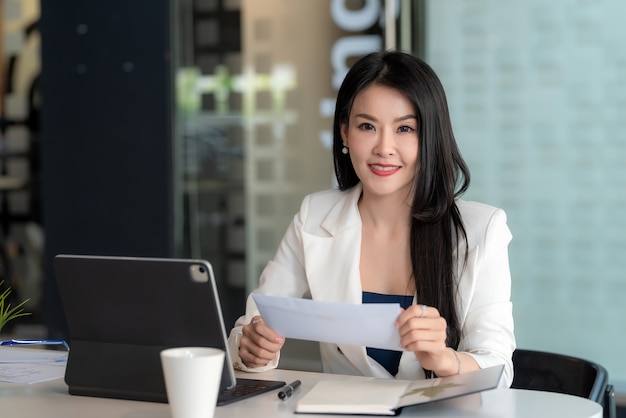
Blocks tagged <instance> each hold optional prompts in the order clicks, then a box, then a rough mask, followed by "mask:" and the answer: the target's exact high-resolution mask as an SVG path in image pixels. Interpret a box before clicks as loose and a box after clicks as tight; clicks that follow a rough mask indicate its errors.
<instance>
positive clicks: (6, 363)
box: [0, 347, 68, 384]
mask: <svg viewBox="0 0 626 418" xmlns="http://www.w3.org/2000/svg"><path fill="white" fill-rule="evenodd" d="M67 354H68V353H67V351H54V350H30V349H25V348H9V347H2V348H0V382H8V383H21V384H31V383H37V382H43V381H46V380H53V379H58V378H62V377H63V376H65V366H66V365H67Z"/></svg>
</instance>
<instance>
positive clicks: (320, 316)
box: [252, 293, 403, 351]
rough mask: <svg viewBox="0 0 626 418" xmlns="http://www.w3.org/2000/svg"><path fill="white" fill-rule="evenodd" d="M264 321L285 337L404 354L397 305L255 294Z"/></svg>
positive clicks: (253, 295)
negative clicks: (398, 327) (359, 346)
mask: <svg viewBox="0 0 626 418" xmlns="http://www.w3.org/2000/svg"><path fill="white" fill-rule="evenodd" d="M252 297H253V299H254V302H255V303H256V305H257V307H258V308H259V312H260V313H261V316H262V317H263V320H264V321H265V323H267V325H269V326H270V328H272V329H273V330H274V331H276V332H278V333H279V334H280V335H282V336H283V337H287V338H295V339H299V340H309V341H320V342H327V343H335V344H351V345H361V346H365V347H371V348H381V349H387V350H396V351H403V349H402V347H401V346H400V333H399V332H398V329H397V328H396V327H395V322H396V319H397V318H398V315H400V312H401V308H400V305H399V304H397V303H366V304H349V303H337V302H323V301H314V300H310V299H300V298H286V297H278V296H269V295H262V294H256V293H253V294H252Z"/></svg>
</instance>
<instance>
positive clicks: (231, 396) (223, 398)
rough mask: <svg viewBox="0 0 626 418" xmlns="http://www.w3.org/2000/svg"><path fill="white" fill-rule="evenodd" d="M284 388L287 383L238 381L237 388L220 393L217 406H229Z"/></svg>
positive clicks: (251, 380)
mask: <svg viewBox="0 0 626 418" xmlns="http://www.w3.org/2000/svg"><path fill="white" fill-rule="evenodd" d="M283 386H285V382H282V381H278V380H259V379H237V384H235V386H233V387H232V388H228V389H224V390H222V391H221V392H220V393H219V395H218V396H217V405H218V406H221V405H228V404H229V403H233V402H237V401H241V400H243V399H247V398H250V397H252V396H256V395H260V394H261V393H265V392H269V391H271V390H274V389H278V388H280V387H283Z"/></svg>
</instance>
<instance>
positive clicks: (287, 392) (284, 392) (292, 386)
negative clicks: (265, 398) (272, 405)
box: [278, 380, 302, 401]
mask: <svg viewBox="0 0 626 418" xmlns="http://www.w3.org/2000/svg"><path fill="white" fill-rule="evenodd" d="M301 384H302V382H301V381H299V380H295V381H293V382H291V383H289V384H288V385H287V386H285V387H284V388H282V389H281V391H280V392H278V397H279V398H280V399H281V400H283V401H284V400H285V399H287V398H288V397H290V396H291V394H292V393H293V391H294V390H296V389H297V388H298V386H300V385H301Z"/></svg>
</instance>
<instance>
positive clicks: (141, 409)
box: [0, 370, 602, 418]
mask: <svg viewBox="0 0 626 418" xmlns="http://www.w3.org/2000/svg"><path fill="white" fill-rule="evenodd" d="M238 375H239V376H242V377H250V374H245V373H241V372H238ZM252 377H253V378H267V379H272V380H285V381H287V382H291V381H293V380H295V379H300V380H302V386H301V387H300V388H299V389H298V390H297V391H296V392H295V393H294V395H293V397H292V398H291V399H289V400H287V401H284V402H283V401H280V400H279V399H278V397H277V396H276V391H274V392H270V393H266V394H262V395H257V396H255V397H253V398H250V399H247V400H243V401H239V402H236V403H234V404H231V405H227V406H220V407H217V409H216V413H215V417H216V418H249V417H256V418H265V417H271V418H274V417H276V418H282V417H292V416H293V415H294V413H293V411H294V408H295V403H296V402H297V400H298V398H299V397H300V396H302V394H304V393H305V392H306V391H308V390H309V389H311V387H313V385H314V384H315V383H316V382H318V381H320V380H330V379H345V378H346V377H345V376H340V375H331V374H322V373H312V372H298V371H292V370H272V371H269V372H264V373H259V374H254V375H253V376H252ZM351 378H353V377H351ZM0 411H2V412H1V415H2V417H3V418H13V417H18V418H40V417H46V418H84V417H89V418H170V412H169V407H168V405H167V404H160V403H151V402H137V401H124V400H117V399H104V398H91V397H84V396H73V395H69V394H68V393H67V386H66V385H65V383H64V382H63V380H62V379H57V380H53V381H50V382H44V383H38V384H33V385H13V384H8V383H0ZM297 416H298V417H301V418H306V417H313V416H319V417H324V418H330V417H344V418H345V415H344V416H341V415H308V414H307V415H303V414H302V415H297ZM400 416H401V417H421V418H429V417H492V418H493V417H499V418H503V417H504V418H506V417H524V418H527V417H529V418H530V417H532V418H541V417H546V418H547V417H549V418H553V417H568V418H576V417H581V418H583V417H584V418H602V407H601V406H600V405H599V404H597V403H595V402H593V401H590V400H587V399H584V398H580V397H575V396H569V395H562V394H557V393H548V392H538V391H527V390H518V389H496V390H491V391H486V392H483V393H479V394H474V395H468V396H464V397H461V398H456V399H449V400H446V401H441V402H436V403H432V404H426V405H417V406H413V407H410V408H405V409H404V410H403V411H402V413H401V414H400Z"/></svg>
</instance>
